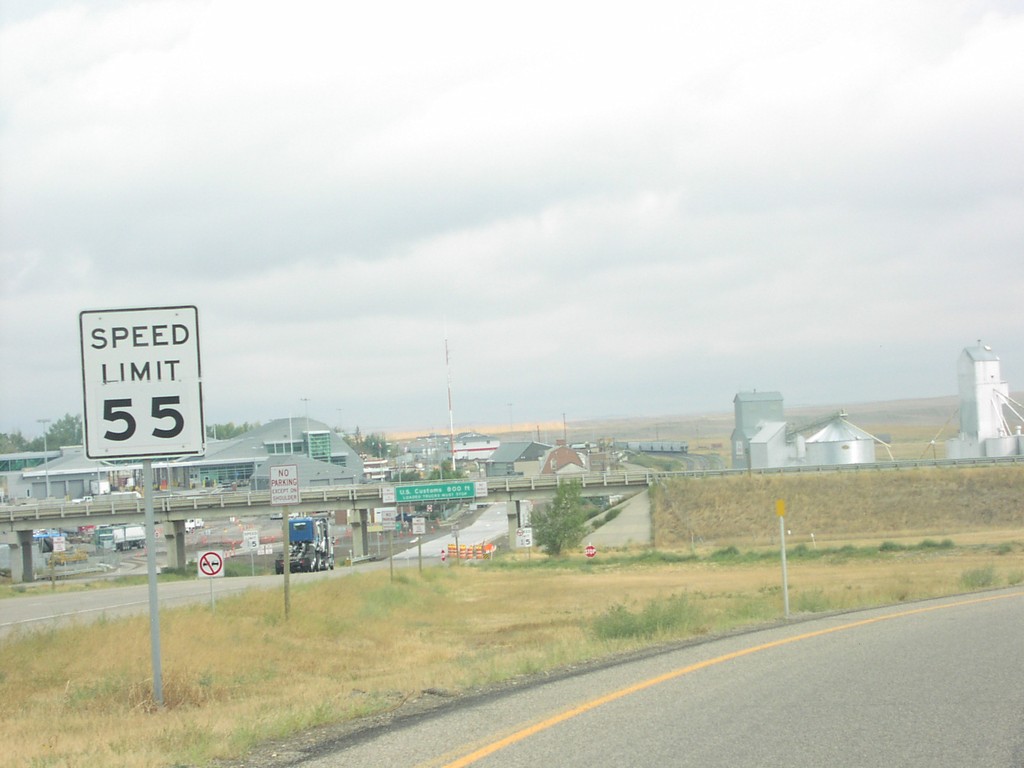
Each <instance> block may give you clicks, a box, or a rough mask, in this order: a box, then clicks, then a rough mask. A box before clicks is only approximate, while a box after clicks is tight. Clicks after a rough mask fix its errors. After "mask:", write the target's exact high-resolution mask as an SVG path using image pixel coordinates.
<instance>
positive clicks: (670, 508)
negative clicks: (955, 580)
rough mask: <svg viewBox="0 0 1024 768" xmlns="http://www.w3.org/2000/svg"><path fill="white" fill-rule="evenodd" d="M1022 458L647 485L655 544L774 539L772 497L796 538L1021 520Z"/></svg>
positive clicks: (924, 532)
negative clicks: (999, 463)
mask: <svg viewBox="0 0 1024 768" xmlns="http://www.w3.org/2000/svg"><path fill="white" fill-rule="evenodd" d="M1022 491H1024V466H1020V465H1017V466H1008V467H987V468H978V469H958V468H931V469H909V470H901V471H868V472H863V473H860V472H856V473H854V472H842V473H834V472H829V473H821V474H814V475H803V474H801V475H749V476H748V475H742V476H730V477H723V478H703V479H701V478H694V479H690V478H688V479H680V480H673V481H671V482H669V483H666V485H665V486H664V487H662V488H655V489H652V494H651V498H652V508H653V515H654V526H655V536H656V544H657V546H659V547H667V548H675V547H681V546H689V544H690V542H691V540H692V539H691V534H692V538H693V539H696V540H703V541H706V542H718V543H723V542H725V543H742V544H744V545H757V544H765V543H770V542H772V541H775V540H777V539H778V530H779V528H778V520H777V518H776V516H775V500H776V499H784V500H785V502H786V525H787V527H788V528H789V529H790V530H792V531H793V534H794V536H795V537H796V539H795V541H810V539H811V534H812V533H813V534H814V536H815V539H817V540H818V541H840V540H842V541H845V540H849V539H850V538H861V537H863V536H864V535H865V534H867V533H870V534H871V535H872V536H882V537H886V538H889V537H900V536H910V537H913V536H934V535H940V534H943V533H944V532H949V531H959V532H964V531H989V532H991V531H996V530H1002V529H1009V530H1018V529H1021V528H1024V494H1022Z"/></svg>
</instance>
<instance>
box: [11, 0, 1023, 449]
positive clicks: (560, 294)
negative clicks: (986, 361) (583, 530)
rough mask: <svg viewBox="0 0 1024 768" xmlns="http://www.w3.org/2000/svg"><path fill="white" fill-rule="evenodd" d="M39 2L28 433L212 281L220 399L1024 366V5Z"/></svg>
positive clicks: (535, 403)
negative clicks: (109, 328) (132, 327)
mask: <svg viewBox="0 0 1024 768" xmlns="http://www.w3.org/2000/svg"><path fill="white" fill-rule="evenodd" d="M2 13H3V16H2V22H0V24H2V26H0V252H2V267H3V274H2V280H0V286H2V287H0V295H2V310H0V364H2V368H0V431H3V432H10V431H14V430H21V431H22V432H23V433H24V434H25V435H26V436H28V437H33V436H36V435H38V434H41V432H42V428H41V425H39V424H38V423H36V420H37V419H41V418H52V419H56V418H59V417H61V416H63V415H64V414H65V413H80V412H81V411H82V382H81V376H82V375H81V357H80V340H79V330H78V313H79V312H80V311H82V310H91V309H106V308H128V307H157V306H168V305H179V304H185V305H196V306H197V307H198V309H199V325H200V332H201V344H202V364H203V374H204V377H203V388H204V401H205V410H206V420H207V422H208V423H222V422H227V421H234V422H236V423H237V422H242V421H267V420H269V419H272V418H277V417H285V416H288V415H302V414H303V413H304V412H305V410H306V409H307V408H308V413H309V415H310V416H311V417H315V418H318V419H321V420H323V421H326V422H328V423H330V424H334V425H339V426H343V427H345V428H347V429H352V428H354V427H355V426H356V425H358V426H359V427H360V428H361V429H362V430H363V431H364V432H367V431H389V430H390V431H394V430H400V429H402V430H404V429H413V430H417V429H422V430H428V429H437V430H440V431H447V429H448V421H449V417H448V398H447V383H448V379H449V376H450V380H451V385H452V396H453V405H454V426H455V429H456V431H461V430H464V429H469V428H485V427H487V426H490V425H506V424H509V423H510V422H515V423H516V424H533V423H538V422H544V421H552V420H557V421H561V419H562V417H563V414H564V415H565V418H566V419H567V420H568V421H569V422H572V421H574V420H589V419H597V418H605V417H613V416H614V417H622V416H627V417H628V416H659V415H666V414H694V413H701V412H728V411H731V409H732V400H733V397H734V396H735V394H736V393H737V392H739V391H745V390H751V389H758V390H778V391H780V392H781V393H782V394H783V396H784V398H785V404H786V405H787V406H790V405H792V406H796V405H814V404H838V405H842V404H846V405H849V404H852V403H860V402H870V401H875V400H888V399H902V398H917V397H930V396H938V395H952V394H954V393H955V392H956V386H957V385H956V361H957V358H958V356H959V354H960V352H961V350H962V349H963V348H964V347H965V346H968V345H973V344H975V343H976V341H977V340H978V339H982V340H983V341H984V342H985V343H987V344H989V345H991V346H992V348H993V349H994V351H995V352H996V353H997V354H998V355H999V356H1000V357H1001V358H1002V371H1003V375H1004V378H1005V379H1006V380H1007V381H1009V383H1010V387H1011V390H1014V391H1019V390H1021V389H1024V2H1008V1H1006V0H1003V1H1002V2H966V1H965V2H954V1H952V0H921V2H899V1H894V0H883V1H881V2H872V1H870V0H867V1H865V0H857V1H856V2H842V1H838V0H837V1H831V0H830V1H829V2H814V1H812V0H803V1H801V2H785V1H782V2H773V3H764V2H738V1H737V2H729V1H726V2H714V3H692V2H679V1H678V0H676V1H675V2H649V1H647V0H640V1H639V2H637V1H634V2H630V3H628V4H627V3H622V4H611V3H609V4H601V3H592V2H591V3H584V2H575V1H565V0H544V2H531V1H530V0H526V1H525V2H517V3H514V4H513V3H482V2H479V1H478V0H467V1H466V2H450V1H448V0H438V1H435V2H430V3H424V2H401V1H398V2H394V1H388V0H383V1H379V2H367V3H337V2H315V1H309V2H306V1H303V0H298V1H297V2H290V3H278V2H274V3H269V2H259V1H256V2H254V1H253V0H245V1H244V2H243V1H242V0H233V1H232V0H163V1H162V2H147V1H146V0H130V1H128V2H117V1H115V0H103V1H102V2H101V1H96V2H58V1H54V0H48V1H47V2H31V3H29V2H25V3H5V4H4V5H3V11H2ZM446 340H447V347H448V351H449V365H448V366H447V367H446V364H445V346H446ZM303 398H305V400H303Z"/></svg>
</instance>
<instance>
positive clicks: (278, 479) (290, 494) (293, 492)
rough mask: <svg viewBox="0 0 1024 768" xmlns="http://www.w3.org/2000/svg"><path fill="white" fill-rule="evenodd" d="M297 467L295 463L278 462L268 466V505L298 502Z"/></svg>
mask: <svg viewBox="0 0 1024 768" xmlns="http://www.w3.org/2000/svg"><path fill="white" fill-rule="evenodd" d="M300 501H301V498H300V496H299V468H298V467H297V466H296V465H295V464H278V465H277V466H276V467H271V468H270V505H271V506H272V507H277V506H283V505H285V504H298V503H299V502H300Z"/></svg>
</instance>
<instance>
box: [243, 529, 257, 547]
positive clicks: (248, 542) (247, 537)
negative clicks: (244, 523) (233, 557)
mask: <svg viewBox="0 0 1024 768" xmlns="http://www.w3.org/2000/svg"><path fill="white" fill-rule="evenodd" d="M242 546H243V548H244V549H249V550H252V551H254V552H255V551H256V550H258V549H259V548H260V532H259V531H257V530H248V531H242Z"/></svg>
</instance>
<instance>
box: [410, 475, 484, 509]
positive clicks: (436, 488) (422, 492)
mask: <svg viewBox="0 0 1024 768" xmlns="http://www.w3.org/2000/svg"><path fill="white" fill-rule="evenodd" d="M473 498H476V483H473V482H457V481H454V480H449V481H445V482H440V483H423V484H420V485H396V486H395V502H396V503H398V504H415V503H416V502H419V501H443V500H445V499H473Z"/></svg>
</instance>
